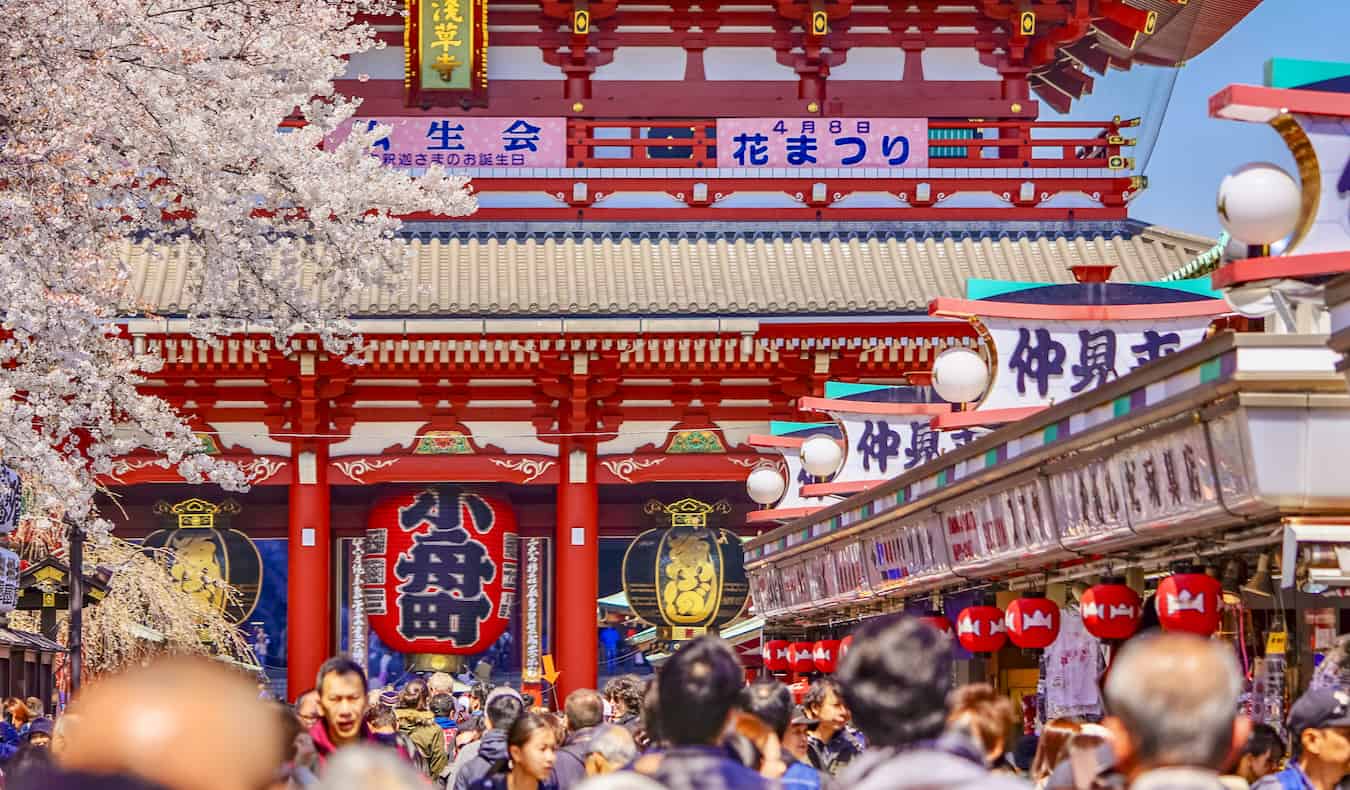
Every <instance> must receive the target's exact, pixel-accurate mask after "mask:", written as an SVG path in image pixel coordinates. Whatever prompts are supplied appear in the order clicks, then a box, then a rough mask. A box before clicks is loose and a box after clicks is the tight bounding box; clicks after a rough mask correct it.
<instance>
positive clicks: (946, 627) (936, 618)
mask: <svg viewBox="0 0 1350 790" xmlns="http://www.w3.org/2000/svg"><path fill="white" fill-rule="evenodd" d="M919 621H920V622H923V623H927V624H928V625H930V626H932V627H933V628H934V629H935V630H937V631H938V633H942V634H946V635H947V636H951V635H952V621H951V620H948V619H947V618H946V617H944V616H943V614H942V612H938V611H929V612H928V614H925V615H924V616H923V617H920V618H919Z"/></svg>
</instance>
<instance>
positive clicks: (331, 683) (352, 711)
mask: <svg viewBox="0 0 1350 790" xmlns="http://www.w3.org/2000/svg"><path fill="white" fill-rule="evenodd" d="M314 688H315V689H317V690H318V694H319V721H318V722H316V723H315V724H314V726H313V727H311V728H310V730H309V734H310V736H311V737H313V739H314V749H315V751H316V752H318V754H319V764H320V766H322V765H323V764H324V763H326V762H327V761H328V758H329V757H330V756H332V754H333V752H335V751H337V750H338V749H341V748H343V747H346V746H351V745H353V744H357V743H362V742H364V741H371V740H376V739H375V738H374V735H373V733H371V731H370V728H369V727H368V726H367V725H366V711H367V710H368V709H369V699H368V697H367V694H368V692H369V691H370V690H369V689H367V688H366V673H365V670H363V669H361V665H360V664H358V663H356V662H355V661H352V660H351V659H350V658H347V657H346V656H336V657H334V658H330V659H328V660H327V661H325V662H324V663H323V665H322V666H320V667H319V674H318V677H317V679H316V680H315V683H314Z"/></svg>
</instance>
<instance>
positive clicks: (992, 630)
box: [956, 606, 1008, 653]
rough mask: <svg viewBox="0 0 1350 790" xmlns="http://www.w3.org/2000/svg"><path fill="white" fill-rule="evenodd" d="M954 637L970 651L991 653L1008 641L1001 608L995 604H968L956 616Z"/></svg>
mask: <svg viewBox="0 0 1350 790" xmlns="http://www.w3.org/2000/svg"><path fill="white" fill-rule="evenodd" d="M956 639H957V641H959V642H960V643H961V647H964V648H965V649H966V650H969V651H970V652H972V653H993V652H996V651H998V650H999V649H1000V648H1002V647H1003V645H1004V643H1006V642H1007V641H1008V634H1007V633H1006V628H1005V627H1004V625H1003V610H1002V609H1000V608H998V607H997V606H970V607H967V608H965V609H962V610H961V613H960V614H958V615H957V616H956Z"/></svg>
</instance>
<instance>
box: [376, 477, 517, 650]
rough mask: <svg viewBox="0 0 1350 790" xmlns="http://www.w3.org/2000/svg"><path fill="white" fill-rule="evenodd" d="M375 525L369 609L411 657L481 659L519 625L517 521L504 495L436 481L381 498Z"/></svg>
mask: <svg viewBox="0 0 1350 790" xmlns="http://www.w3.org/2000/svg"><path fill="white" fill-rule="evenodd" d="M367 527H368V529H367V530H366V546H367V548H366V555H365V556H366V566H367V567H368V568H374V569H376V571H375V572H372V571H367V574H368V575H367V576H366V579H365V588H364V592H365V596H366V612H367V614H368V616H369V618H370V627H371V628H372V629H373V630H374V631H375V633H376V634H378V635H379V637H380V641H382V642H384V644H385V645H387V646H389V647H390V648H391V649H393V650H397V651H399V652H403V653H431V654H449V655H456V654H457V655H477V654H479V653H482V652H484V651H485V650H487V649H488V648H489V647H491V646H492V644H493V643H494V642H496V641H497V639H498V638H499V637H500V636H501V635H502V634H503V633H504V632H505V631H506V629H507V626H509V625H510V624H511V614H512V611H513V606H514V603H515V598H516V584H517V581H518V577H519V573H518V570H517V562H518V558H517V556H516V555H517V544H518V543H519V540H518V538H517V535H516V517H515V513H514V512H512V510H511V506H510V505H509V504H507V503H506V502H505V501H504V500H502V499H499V498H496V497H489V496H484V495H481V494H475V493H472V492H469V491H464V490H462V489H460V488H457V487H455V486H432V487H429V488H425V489H422V490H420V491H419V490H412V491H407V492H404V493H399V494H394V495H391V496H388V497H385V498H384V499H381V500H380V501H379V502H377V503H376V504H375V506H374V507H372V508H371V510H370V518H369V521H368V523H367Z"/></svg>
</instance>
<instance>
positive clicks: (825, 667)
mask: <svg viewBox="0 0 1350 790" xmlns="http://www.w3.org/2000/svg"><path fill="white" fill-rule="evenodd" d="M811 658H812V659H813V660H814V661H815V664H816V669H818V670H820V671H821V672H824V673H825V674H826V675H830V674H833V673H834V668H835V667H836V666H838V664H839V640H838V639H822V640H820V641H819V642H816V647H815V650H813V651H812V653H811Z"/></svg>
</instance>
